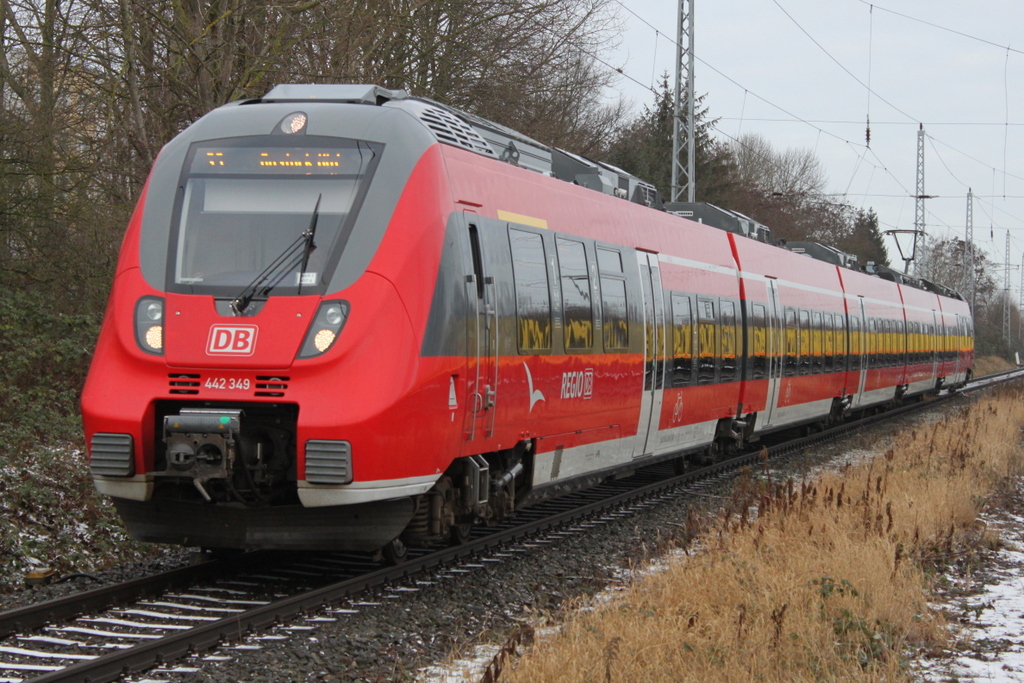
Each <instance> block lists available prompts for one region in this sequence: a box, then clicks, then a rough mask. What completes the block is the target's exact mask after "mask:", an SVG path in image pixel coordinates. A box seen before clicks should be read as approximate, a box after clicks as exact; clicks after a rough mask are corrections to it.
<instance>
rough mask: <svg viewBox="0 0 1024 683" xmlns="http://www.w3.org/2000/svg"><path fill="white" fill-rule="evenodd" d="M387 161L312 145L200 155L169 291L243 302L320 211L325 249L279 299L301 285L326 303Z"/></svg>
mask: <svg viewBox="0 0 1024 683" xmlns="http://www.w3.org/2000/svg"><path fill="white" fill-rule="evenodd" d="M377 156H378V155H377V154H375V152H374V150H373V149H371V147H370V146H369V145H368V144H366V143H361V142H356V141H352V140H341V139H337V138H316V137H312V136H307V137H305V138H304V139H301V140H296V139H295V138H293V137H288V138H287V139H285V140H280V139H279V138H276V137H270V138H267V137H261V138H238V139H232V140H218V141H212V142H202V143H197V144H195V145H193V148H192V149H191V150H190V154H189V158H188V160H187V161H186V167H185V173H184V174H183V182H182V186H183V188H184V191H183V192H182V193H181V195H180V200H179V204H178V206H177V211H176V215H177V218H176V226H175V227H176V230H172V236H171V240H172V247H173V249H172V258H173V269H172V271H171V272H172V274H173V275H172V279H171V282H169V283H168V285H169V287H170V288H171V289H172V290H173V291H183V292H191V293H210V294H214V295H224V296H235V295H237V294H238V292H239V291H240V290H242V289H243V288H245V287H246V286H247V285H249V284H250V283H251V282H252V281H253V279H254V278H256V277H258V276H259V275H260V273H262V272H263V271H264V270H265V269H266V268H267V266H268V265H270V264H271V263H272V262H273V261H274V260H275V259H277V258H278V257H279V256H280V255H281V254H282V252H284V251H286V250H287V249H288V248H289V245H291V244H292V243H294V242H295V241H296V239H298V238H299V237H301V236H302V234H303V232H305V231H306V230H307V229H308V228H309V227H310V224H311V219H312V217H313V212H314V210H316V211H317V221H316V226H317V227H316V236H315V239H314V243H315V245H316V248H315V249H313V250H312V251H311V252H310V254H309V260H308V263H307V264H306V267H305V269H304V270H303V268H302V264H301V260H300V262H299V263H297V264H295V265H294V267H293V268H292V269H291V270H290V271H288V272H284V273H281V277H280V280H279V284H278V285H277V287H276V288H275V289H274V294H275V295H278V294H296V293H298V292H299V291H300V289H299V285H300V284H301V285H302V289H301V291H302V292H304V293H307V294H311V293H315V292H319V293H322V292H323V289H322V287H323V286H325V285H326V282H327V280H328V279H329V275H330V273H329V272H328V271H329V270H330V269H331V268H333V264H334V263H336V262H337V257H338V253H335V252H339V253H340V250H341V249H343V248H344V242H345V241H347V237H348V231H349V230H351V225H352V221H353V220H354V218H355V215H354V214H355V211H356V210H357V209H358V204H359V200H360V199H361V196H362V191H363V190H364V189H365V185H366V183H367V181H368V179H369V176H370V174H371V171H372V168H373V166H374V164H373V161H374V159H375V157H377ZM318 201H319V207H318V208H317V202H318ZM300 271H302V273H301V280H302V281H301V283H300V282H299V279H300Z"/></svg>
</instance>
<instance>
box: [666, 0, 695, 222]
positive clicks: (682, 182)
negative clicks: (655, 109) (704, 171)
mask: <svg viewBox="0 0 1024 683" xmlns="http://www.w3.org/2000/svg"><path fill="white" fill-rule="evenodd" d="M693 93H694V90H693V0H679V31H678V33H677V35H676V92H675V103H674V111H675V116H674V117H673V121H672V201H673V202H681V201H687V202H692V201H694V195H695V193H696V189H697V188H696V184H695V180H696V179H695V178H694V165H695V164H694V153H695V151H696V136H695V134H694V121H693V109H694V107H693ZM684 98H685V99H684ZM684 107H685V108H686V110H685V111H683V108H684Z"/></svg>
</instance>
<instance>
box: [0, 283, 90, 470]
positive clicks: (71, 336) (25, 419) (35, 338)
mask: <svg viewBox="0 0 1024 683" xmlns="http://www.w3.org/2000/svg"><path fill="white" fill-rule="evenodd" d="M67 305H68V302H67V301H60V302H54V300H53V297H51V296H46V295H43V294H40V293H38V292H33V291H24V290H14V289H0V386H3V391H0V416H2V417H0V458H3V460H4V461H6V462H12V461H15V462H16V460H17V453H19V452H23V451H24V450H26V449H30V448H33V447H35V446H39V445H53V444H67V443H75V444H79V443H81V439H82V436H81V423H80V420H79V409H78V400H79V396H80V395H81V391H82V384H83V383H84V381H85V375H86V372H88V369H89V359H90V358H91V356H92V350H93V347H94V345H95V343H96V336H97V335H98V334H99V327H100V321H101V318H102V316H101V315H99V314H97V313H91V312H89V313H67V312H64V311H63V310H62V309H64V308H65V307H67Z"/></svg>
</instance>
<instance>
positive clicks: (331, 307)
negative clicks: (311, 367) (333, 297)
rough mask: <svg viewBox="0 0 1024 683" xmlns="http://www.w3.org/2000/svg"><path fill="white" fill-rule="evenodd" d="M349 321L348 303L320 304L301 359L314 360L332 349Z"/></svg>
mask: <svg viewBox="0 0 1024 683" xmlns="http://www.w3.org/2000/svg"><path fill="white" fill-rule="evenodd" d="M347 319H348V302H347V301H325V302H323V303H322V304H320V308H318V309H317V311H316V316H315V317H314V318H313V324H312V325H310V326H309V331H308V332H306V339H305V341H303V342H302V350H301V351H299V355H298V357H299V358H313V357H315V356H319V355H320V354H322V353H325V352H326V351H327V349H329V348H331V346H332V345H333V344H334V340H335V339H337V338H338V334H340V333H341V328H342V327H344V326H345V321H346V320H347Z"/></svg>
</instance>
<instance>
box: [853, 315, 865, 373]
mask: <svg viewBox="0 0 1024 683" xmlns="http://www.w3.org/2000/svg"><path fill="white" fill-rule="evenodd" d="M862 339H863V337H861V334H860V318H859V317H857V316H850V369H851V370H853V371H858V370H860V367H861V364H862V363H863V362H864V361H863V358H862V354H863V353H864V346H863V341H862Z"/></svg>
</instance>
